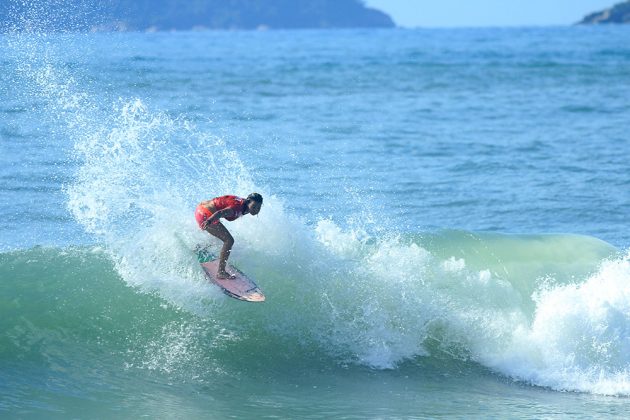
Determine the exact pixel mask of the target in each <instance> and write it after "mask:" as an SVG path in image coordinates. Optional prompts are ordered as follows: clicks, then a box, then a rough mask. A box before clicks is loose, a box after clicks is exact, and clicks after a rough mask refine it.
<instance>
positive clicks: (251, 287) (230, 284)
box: [201, 259, 265, 302]
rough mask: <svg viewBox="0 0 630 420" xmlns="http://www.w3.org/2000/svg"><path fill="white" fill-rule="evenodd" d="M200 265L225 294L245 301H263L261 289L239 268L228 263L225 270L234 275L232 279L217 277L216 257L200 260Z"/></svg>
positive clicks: (209, 278) (217, 264) (217, 263)
mask: <svg viewBox="0 0 630 420" xmlns="http://www.w3.org/2000/svg"><path fill="white" fill-rule="evenodd" d="M201 267H202V268H203V271H204V272H205V273H206V277H207V278H208V280H210V281H211V282H212V283H214V284H216V285H217V286H219V287H220V288H221V290H222V291H223V293H225V294H226V295H228V296H230V297H233V298H234V299H238V300H243V301H246V302H264V301H265V295H264V294H263V292H262V290H260V288H259V287H258V286H257V285H256V283H254V281H253V280H252V279H250V278H249V277H247V276H246V275H245V274H244V273H243V272H242V271H240V270H239V269H237V268H234V267H232V266H231V265H229V264H228V266H227V271H228V272H230V273H232V274H234V275H235V276H236V277H235V278H233V279H220V278H218V277H217V269H218V268H219V260H218V259H215V260H211V261H206V262H202V263H201Z"/></svg>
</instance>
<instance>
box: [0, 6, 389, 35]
mask: <svg viewBox="0 0 630 420" xmlns="http://www.w3.org/2000/svg"><path fill="white" fill-rule="evenodd" d="M24 16H26V17H27V19H26V20H28V21H29V22H35V24H36V25H37V26H38V27H39V28H41V29H53V30H64V29H66V30H67V29H69V30H128V31H145V30H157V31H170V30H189V29H289V28H390V27H394V26H395V25H394V22H393V21H392V19H391V18H390V17H389V16H388V15H387V14H385V13H383V12H381V11H379V10H375V9H370V8H368V7H366V6H365V4H364V3H363V1H361V0H100V1H99V0H91V1H90V0H63V1H62V0H48V1H46V0H39V1H38V0H26V1H23V0H0V20H2V21H4V22H0V23H4V24H6V23H7V22H6V21H7V20H10V19H12V20H13V21H18V22H19V21H24V20H25V19H24ZM18 25H19V24H18Z"/></svg>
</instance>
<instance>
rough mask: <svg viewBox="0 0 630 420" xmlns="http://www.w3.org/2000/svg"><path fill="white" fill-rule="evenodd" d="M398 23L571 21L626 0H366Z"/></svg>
mask: <svg viewBox="0 0 630 420" xmlns="http://www.w3.org/2000/svg"><path fill="white" fill-rule="evenodd" d="M364 1H365V4H366V5H367V6H368V7H373V8H375V9H379V10H382V11H384V12H386V13H387V14H389V15H390V16H391V17H392V19H394V22H396V24H397V25H398V26H403V27H412V28H413V27H417V26H421V27H453V26H539V25H571V24H573V23H576V22H578V21H579V20H581V19H582V18H583V17H584V16H585V15H587V14H589V13H591V12H595V11H600V10H603V9H607V8H609V7H611V6H613V5H614V4H616V3H620V2H622V1H623V0H437V1H436V0H364Z"/></svg>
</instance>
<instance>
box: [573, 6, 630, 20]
mask: <svg viewBox="0 0 630 420" xmlns="http://www.w3.org/2000/svg"><path fill="white" fill-rule="evenodd" d="M606 23H630V0H628V1H625V2H623V3H619V4H616V5H614V6H613V7H611V8H610V9H606V10H602V11H601V12H595V13H591V14H590V15H587V16H586V17H584V19H582V21H581V22H579V24H581V25H598V24H606Z"/></svg>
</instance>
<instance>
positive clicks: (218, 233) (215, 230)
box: [206, 222, 234, 278]
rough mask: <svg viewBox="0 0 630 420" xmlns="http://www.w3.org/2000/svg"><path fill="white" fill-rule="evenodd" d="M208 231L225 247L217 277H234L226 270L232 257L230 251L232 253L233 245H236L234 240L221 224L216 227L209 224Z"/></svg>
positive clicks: (220, 258)
mask: <svg viewBox="0 0 630 420" xmlns="http://www.w3.org/2000/svg"><path fill="white" fill-rule="evenodd" d="M206 231H207V232H208V233H209V234H211V235H212V236H215V237H217V238H219V239H220V240H222V241H223V247H222V248H221V253H220V254H219V271H218V272H217V277H220V278H229V277H234V276H232V275H230V273H228V272H227V271H226V270H225V266H226V264H227V260H228V258H229V256H230V251H232V245H234V238H233V237H232V235H231V234H230V232H229V231H228V230H227V229H226V227H225V226H223V224H221V223H220V222H219V223H217V224H214V225H211V224H207V225H206Z"/></svg>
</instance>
